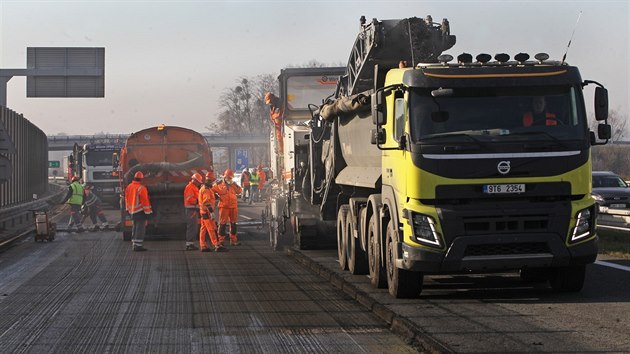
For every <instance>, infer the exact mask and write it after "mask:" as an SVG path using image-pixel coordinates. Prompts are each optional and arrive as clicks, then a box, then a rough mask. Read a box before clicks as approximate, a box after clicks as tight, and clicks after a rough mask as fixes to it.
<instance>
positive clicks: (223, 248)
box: [214, 245, 229, 252]
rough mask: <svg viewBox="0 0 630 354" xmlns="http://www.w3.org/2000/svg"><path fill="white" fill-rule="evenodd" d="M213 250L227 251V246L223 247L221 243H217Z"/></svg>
mask: <svg viewBox="0 0 630 354" xmlns="http://www.w3.org/2000/svg"><path fill="white" fill-rule="evenodd" d="M214 251H215V252H228V251H229V250H228V249H227V248H225V247H223V245H217V246H216V247H215V248H214Z"/></svg>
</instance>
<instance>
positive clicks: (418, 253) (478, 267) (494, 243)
mask: <svg viewBox="0 0 630 354" xmlns="http://www.w3.org/2000/svg"><path fill="white" fill-rule="evenodd" d="M597 243H598V238H597V237H595V238H594V239H592V240H589V241H587V242H583V243H580V244H577V245H574V246H571V247H566V245H565V244H564V242H563V240H561V239H560V237H558V235H556V234H536V235H531V234H529V235H524V234H516V235H501V236H497V235H481V236H479V235H478V236H465V237H458V238H455V240H453V243H452V244H451V246H450V247H449V248H448V250H447V251H446V252H445V253H442V252H439V251H434V250H429V249H427V248H423V247H416V246H411V245H408V244H405V243H403V244H402V245H401V249H402V256H403V258H402V259H399V260H398V262H397V264H396V265H397V266H398V267H399V268H402V269H407V270H412V271H420V272H424V273H428V274H431V273H433V274H439V273H456V272H463V271H474V272H485V271H487V272H495V271H504V270H515V269H521V268H541V267H563V266H572V265H583V264H588V263H593V262H594V261H595V259H596V258H597Z"/></svg>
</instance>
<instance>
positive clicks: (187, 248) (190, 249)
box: [186, 243, 199, 251]
mask: <svg viewBox="0 0 630 354" xmlns="http://www.w3.org/2000/svg"><path fill="white" fill-rule="evenodd" d="M198 249H199V247H197V246H195V244H192V243H191V244H188V245H186V251H196V250H198Z"/></svg>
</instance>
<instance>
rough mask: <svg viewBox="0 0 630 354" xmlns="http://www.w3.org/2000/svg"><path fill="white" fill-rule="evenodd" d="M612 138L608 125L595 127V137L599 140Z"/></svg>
mask: <svg viewBox="0 0 630 354" xmlns="http://www.w3.org/2000/svg"><path fill="white" fill-rule="evenodd" d="M611 136H612V129H611V127H610V124H599V125H598V126H597V137H598V138H599V139H600V140H608V139H610V138H611Z"/></svg>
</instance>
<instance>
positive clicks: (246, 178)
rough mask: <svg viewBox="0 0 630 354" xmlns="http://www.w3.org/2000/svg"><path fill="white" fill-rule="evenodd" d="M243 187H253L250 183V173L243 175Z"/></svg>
mask: <svg viewBox="0 0 630 354" xmlns="http://www.w3.org/2000/svg"><path fill="white" fill-rule="evenodd" d="M241 185H243V187H249V186H250V185H251V183H250V182H249V173H243V174H242V175H241Z"/></svg>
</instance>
